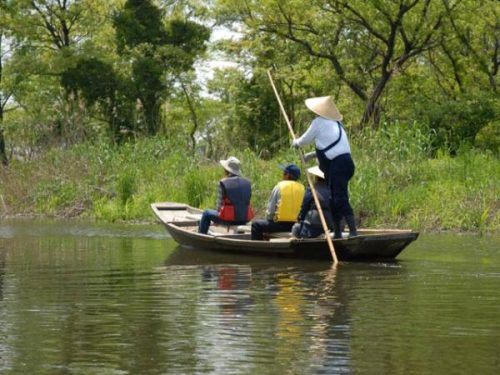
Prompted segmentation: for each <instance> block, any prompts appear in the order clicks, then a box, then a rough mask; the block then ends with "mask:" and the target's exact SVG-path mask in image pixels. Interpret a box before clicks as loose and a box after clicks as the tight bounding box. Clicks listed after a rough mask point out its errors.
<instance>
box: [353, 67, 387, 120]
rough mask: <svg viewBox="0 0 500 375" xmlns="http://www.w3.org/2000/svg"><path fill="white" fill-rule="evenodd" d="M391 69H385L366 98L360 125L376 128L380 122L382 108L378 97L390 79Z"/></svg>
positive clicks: (380, 96)
mask: <svg viewBox="0 0 500 375" xmlns="http://www.w3.org/2000/svg"><path fill="white" fill-rule="evenodd" d="M391 75H392V71H385V72H384V73H383V74H382V77H380V80H379V81H378V83H377V86H375V89H374V90H373V92H372V94H371V95H370V97H369V98H368V100H367V102H366V106H365V111H364V113H363V117H362V118H361V127H364V126H366V125H372V126H373V128H377V127H378V125H379V123H380V114H381V112H382V108H381V106H380V99H381V98H382V93H383V92H384V90H385V87H386V86H387V82H389V80H390V79H391Z"/></svg>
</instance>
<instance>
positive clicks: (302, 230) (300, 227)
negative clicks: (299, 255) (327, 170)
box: [292, 166, 333, 238]
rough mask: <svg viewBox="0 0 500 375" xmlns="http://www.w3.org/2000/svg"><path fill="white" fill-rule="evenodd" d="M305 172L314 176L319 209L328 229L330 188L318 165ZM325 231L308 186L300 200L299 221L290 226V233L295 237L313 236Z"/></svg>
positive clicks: (329, 227)
mask: <svg viewBox="0 0 500 375" xmlns="http://www.w3.org/2000/svg"><path fill="white" fill-rule="evenodd" d="M307 172H308V173H309V174H311V175H313V176H315V178H316V181H315V182H314V190H315V191H316V195H317V196H318V200H319V203H320V205H321V211H322V212H323V217H324V218H325V221H326V224H327V225H328V229H332V227H333V217H332V212H331V211H330V188H329V187H328V184H327V183H326V181H325V175H324V174H323V172H322V171H321V169H319V167H318V166H315V167H312V168H309V169H308V170H307ZM323 233H325V231H324V229H323V225H322V224H321V218H320V216H319V212H318V209H317V208H316V202H314V197H313V194H312V192H311V189H310V188H309V187H308V188H307V189H306V192H305V194H304V199H303V200H302V207H301V208H300V212H299V222H298V223H295V224H294V226H293V228H292V234H293V235H294V236H295V237H297V238H314V237H318V236H319V235H320V234H323Z"/></svg>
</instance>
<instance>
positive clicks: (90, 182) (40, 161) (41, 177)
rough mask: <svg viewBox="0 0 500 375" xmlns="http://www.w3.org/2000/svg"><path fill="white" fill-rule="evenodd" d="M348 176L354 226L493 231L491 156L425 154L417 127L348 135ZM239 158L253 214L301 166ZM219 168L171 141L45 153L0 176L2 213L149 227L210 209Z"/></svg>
mask: <svg viewBox="0 0 500 375" xmlns="http://www.w3.org/2000/svg"><path fill="white" fill-rule="evenodd" d="M351 143H352V151H353V157H354V160H355V163H356V174H355V176H354V178H353V179H352V181H351V184H350V197H351V203H352V206H353V208H354V210H355V214H356V217H357V218H358V219H359V221H360V224H361V226H374V227H408V228H413V229H419V230H424V231H438V230H456V231H472V232H477V233H487V232H495V233H497V232H499V231H500V214H499V212H500V206H499V205H498V201H499V199H498V197H499V186H498V176H500V162H499V160H498V156H495V155H494V154H492V153H488V152H479V151H477V150H475V149H472V148H466V147H463V148H462V149H460V150H458V153H457V155H456V156H454V157H451V156H449V154H448V153H447V152H441V151H436V150H432V149H431V148H430V146H429V145H430V144H432V133H430V132H428V131H426V129H422V128H419V127H418V126H417V125H411V126H404V125H398V126H391V127H387V128H382V129H380V130H378V131H373V130H365V131H363V132H362V133H359V134H351ZM228 155H235V156H237V157H238V158H239V159H240V160H241V162H242V170H243V173H244V175H245V176H247V177H248V178H250V180H251V181H252V185H253V196H252V204H253V206H254V209H255V211H256V213H257V216H262V215H264V213H265V206H266V202H267V199H268V196H269V194H270V192H271V189H272V188H273V186H274V185H275V184H276V182H277V181H279V179H280V178H281V176H282V172H281V170H280V169H279V168H278V166H279V164H281V163H286V162H295V163H297V164H299V158H298V154H297V152H296V151H295V150H291V149H286V150H283V152H281V153H280V154H278V155H276V156H275V157H273V158H272V159H270V160H263V159H261V158H259V157H258V156H257V154H256V153H255V152H252V151H251V150H232V151H231V150H228V151H227V154H226V155H222V156H221V157H227V156H228ZM221 177H222V169H221V168H220V166H219V164H218V162H217V161H210V160H206V159H204V158H203V157H201V156H194V157H193V156H190V153H188V152H187V151H186V150H185V149H183V148H182V147H181V146H180V145H178V144H175V142H168V141H166V140H164V139H160V138H148V139H140V140H137V141H136V142H135V143H130V144H126V145H123V146H121V147H115V146H110V145H108V144H106V143H96V144H81V145H77V146H74V147H72V148H68V149H53V150H51V151H50V152H48V153H46V154H45V155H43V156H41V157H39V158H37V159H33V160H29V161H22V162H21V161H16V160H13V162H12V163H11V165H10V167H9V168H8V169H2V170H0V178H1V184H0V196H1V197H2V199H1V202H0V214H2V215H14V214H35V215H43V216H49V217H73V216H74V217H83V218H86V219H93V220H99V221H108V222H113V221H122V220H125V221H135V220H140V221H152V220H153V216H152V214H151V211H150V208H149V204H150V203H151V202H155V201H179V202H186V203H189V204H190V205H193V206H198V207H202V208H206V207H214V205H215V199H216V196H215V194H216V186H217V181H218V180H219V179H220V178H221Z"/></svg>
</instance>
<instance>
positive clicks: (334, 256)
mask: <svg viewBox="0 0 500 375" xmlns="http://www.w3.org/2000/svg"><path fill="white" fill-rule="evenodd" d="M267 75H268V77H269V81H270V82H271V86H272V87H273V90H274V94H275V95H276V99H277V100H278V104H279V106H280V109H281V112H282V113H283V117H284V118H285V121H286V124H287V125H288V130H290V134H291V136H292V139H293V140H295V139H296V137H295V132H294V131H293V128H292V124H290V120H289V119H288V116H287V114H286V111H285V108H284V107H283V103H282V102H281V98H280V95H279V93H278V90H276V86H275V85H274V81H273V77H272V76H271V69H268V70H267ZM299 154H300V161H301V162H302V165H303V166H304V168H305V167H306V160H305V158H304V152H303V151H302V150H301V149H299ZM306 176H307V183H308V184H309V187H310V188H311V192H312V195H313V198H314V203H315V204H316V207H317V208H318V213H319V217H320V219H321V225H322V226H323V230H324V232H325V237H326V242H327V243H328V247H329V249H330V253H331V254H332V259H333V265H334V266H336V265H337V264H338V262H339V261H338V259H337V254H336V252H335V247H334V246H333V241H332V237H331V236H330V230H329V229H328V224H327V223H326V220H325V216H324V215H323V211H322V209H321V204H320V202H319V199H318V195H317V194H316V190H315V189H314V184H313V181H312V179H311V176H310V175H309V173H307V171H306Z"/></svg>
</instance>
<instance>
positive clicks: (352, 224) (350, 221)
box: [345, 215, 358, 238]
mask: <svg viewBox="0 0 500 375" xmlns="http://www.w3.org/2000/svg"><path fill="white" fill-rule="evenodd" d="M345 221H346V223H347V226H348V227H349V238H352V237H356V236H357V235H358V231H357V230H356V220H355V219H354V215H349V216H346V217H345Z"/></svg>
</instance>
